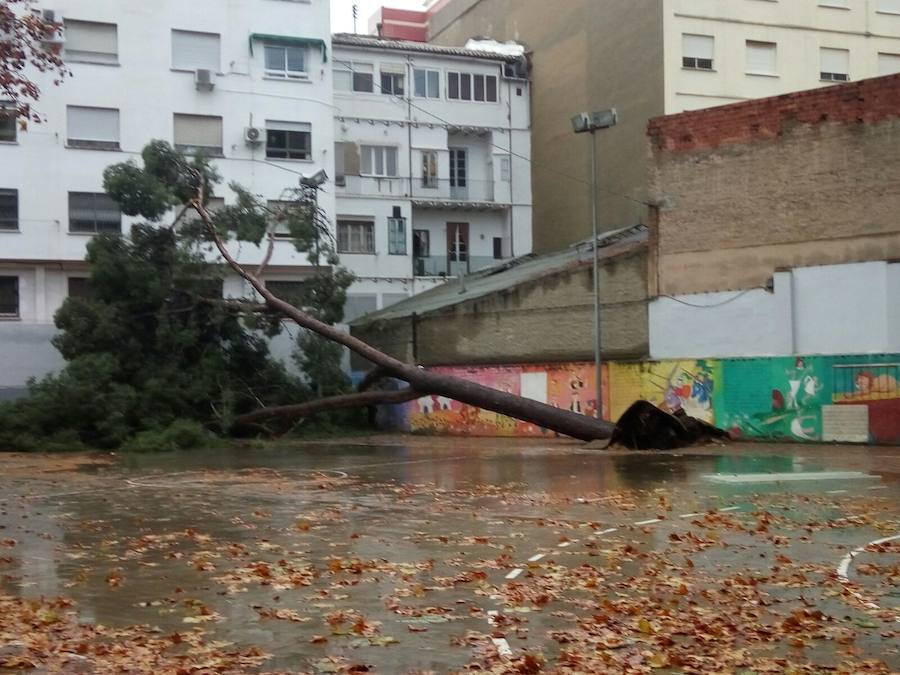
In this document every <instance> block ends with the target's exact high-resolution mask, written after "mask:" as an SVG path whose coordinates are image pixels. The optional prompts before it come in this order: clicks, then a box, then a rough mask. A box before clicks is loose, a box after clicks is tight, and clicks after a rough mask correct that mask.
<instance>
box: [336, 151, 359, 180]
mask: <svg viewBox="0 0 900 675" xmlns="http://www.w3.org/2000/svg"><path fill="white" fill-rule="evenodd" d="M341 145H343V146H344V172H345V175H347V176H358V175H359V166H360V162H359V146H358V145H357V144H356V143H341Z"/></svg>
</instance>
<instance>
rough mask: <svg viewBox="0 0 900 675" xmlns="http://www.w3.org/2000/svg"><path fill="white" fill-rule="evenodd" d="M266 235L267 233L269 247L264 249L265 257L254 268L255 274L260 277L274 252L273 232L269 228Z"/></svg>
mask: <svg viewBox="0 0 900 675" xmlns="http://www.w3.org/2000/svg"><path fill="white" fill-rule="evenodd" d="M266 235H268V239H269V247H268V249H267V250H266V255H265V257H263V260H262V262H261V263H260V264H259V267H257V268H256V276H257V277H259V278H260V279H262V277H263V275H264V274H265V273H266V268H267V267H268V266H269V263H270V262H271V261H272V254H273V253H274V252H275V233H274V232H273V231H272V229H271V228H269V229H268V230H266Z"/></svg>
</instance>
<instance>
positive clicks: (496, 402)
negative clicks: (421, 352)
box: [192, 195, 615, 441]
mask: <svg viewBox="0 0 900 675" xmlns="http://www.w3.org/2000/svg"><path fill="white" fill-rule="evenodd" d="M192 205H193V207H194V209H195V210H196V211H197V214H198V215H199V216H200V218H201V219H202V220H203V223H204V225H205V226H206V230H207V232H208V233H209V234H210V236H211V237H212V239H213V241H214V242H215V244H216V247H217V248H218V250H219V253H220V254H221V255H222V257H223V258H224V259H225V261H226V262H227V263H228V265H229V266H230V267H231V268H232V269H233V270H234V271H235V272H236V273H237V274H239V275H240V276H241V277H243V278H244V279H245V280H246V281H247V282H248V283H249V284H250V285H251V286H253V288H254V289H255V290H256V292H257V293H259V295H260V296H262V298H263V300H265V303H266V305H268V306H269V307H270V308H271V309H273V310H275V311H276V312H278V313H280V314H282V315H284V316H286V317H288V318H289V319H291V320H292V321H294V322H295V323H296V324H297V325H298V326H300V327H302V328H306V329H308V330H311V331H313V332H314V333H318V334H319V335H321V336H322V337H324V338H327V339H328V340H331V341H333V342H337V343H338V344H340V345H343V346H344V347H347V348H348V349H350V350H352V351H354V352H356V353H357V354H359V355H360V356H362V357H363V358H365V359H367V360H368V361H371V362H372V363H373V364H375V366H376V367H377V368H380V369H381V371H382V372H383V374H384V375H388V376H390V377H395V378H397V379H398V380H403V381H404V382H407V383H408V384H409V385H410V388H411V389H412V390H415V391H416V392H418V393H419V395H422V396H424V395H428V394H434V395H437V396H444V397H446V398H451V399H454V400H456V401H459V402H460V403H465V404H467V405H470V406H475V407H477V408H483V409H484V410H490V411H492V412H495V413H500V414H501V415H506V416H507V417H513V418H515V419H518V420H522V421H524V422H530V423H531V424H534V425H536V426H539V427H542V428H544V429H549V430H550V431H555V432H557V433H560V434H564V435H566V436H571V437H573V438H578V439H581V440H583V441H593V440H598V439H606V438H610V437H611V436H612V434H613V431H614V430H615V425H614V424H610V423H609V422H604V421H602V420H597V419H593V418H590V417H586V416H584V415H580V414H578V413H575V412H572V411H570V410H562V409H560V408H554V407H553V406H550V405H547V404H546V403H540V402H538V401H533V400H531V399H527V398H523V397H521V396H516V395H515V394H508V393H506V392H502V391H498V390H496V389H491V388H490V387H485V386H483V385H480V384H477V383H475V382H469V381H467V380H462V379H459V378H457V377H452V376H450V375H441V374H439V373H434V372H431V371H427V370H424V369H423V368H420V367H418V366H415V365H410V364H408V363H403V362H402V361H399V360H398V359H395V358H394V357H392V356H389V355H388V354H385V353H384V352H381V351H379V350H377V349H375V348H374V347H372V346H371V345H369V344H367V343H365V342H363V341H362V340H360V339H358V338H355V337H353V336H352V335H349V334H347V333H344V332H342V331H340V330H338V329H337V328H335V327H334V326H331V325H328V324H326V323H323V322H322V321H319V320H318V319H316V318H315V317H313V316H310V315H309V314H307V313H306V312H303V311H302V310H300V309H298V308H297V307H294V306H293V305H291V304H290V303H287V302H285V301H284V300H282V299H281V298H279V297H277V296H275V295H273V294H272V293H271V292H270V291H269V290H268V289H267V288H266V287H265V285H264V284H263V282H262V280H261V279H260V278H259V277H257V276H256V275H254V274H252V273H250V272H248V271H247V270H246V269H244V267H243V266H242V265H241V264H240V263H239V262H237V261H236V260H235V259H234V257H233V256H232V255H231V253H230V252H229V251H228V249H227V247H226V246H225V243H224V242H223V241H222V238H221V237H220V236H219V234H218V233H217V232H216V230H215V227H214V226H213V222H212V219H211V217H210V215H209V213H208V211H207V210H206V208H205V207H204V206H203V199H202V195H201V196H200V197H199V198H197V199H195V200H194V201H193V202H192ZM599 407H600V405H599V402H598V408H599Z"/></svg>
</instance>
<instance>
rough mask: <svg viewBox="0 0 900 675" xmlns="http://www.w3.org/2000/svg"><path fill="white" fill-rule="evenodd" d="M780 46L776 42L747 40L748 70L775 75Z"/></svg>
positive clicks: (749, 71)
mask: <svg viewBox="0 0 900 675" xmlns="http://www.w3.org/2000/svg"><path fill="white" fill-rule="evenodd" d="M777 53H778V48H777V47H776V45H775V43H774V42H753V41H750V40H748V41H747V72H748V73H766V74H771V75H774V74H775V73H776V72H777V70H776V68H777V64H776V61H777Z"/></svg>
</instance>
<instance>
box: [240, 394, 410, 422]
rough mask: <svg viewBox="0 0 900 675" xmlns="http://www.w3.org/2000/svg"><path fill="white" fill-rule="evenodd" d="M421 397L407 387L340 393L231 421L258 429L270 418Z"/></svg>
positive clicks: (284, 417) (307, 414)
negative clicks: (397, 389) (359, 392)
mask: <svg viewBox="0 0 900 675" xmlns="http://www.w3.org/2000/svg"><path fill="white" fill-rule="evenodd" d="M421 396H422V393H421V392H418V391H414V390H413V389H411V388H407V389H401V390H399V391H367V392H363V393H361V394H344V395H341V396H330V397H328V398H320V399H317V400H315V401H309V402H308V403H297V404H295V405H282V406H275V407H272V408H261V409H259V410H254V411H253V412H251V413H247V414H246V415H239V416H238V417H236V418H235V420H234V425H235V427H238V428H240V427H251V426H258V425H259V424H261V423H262V422H264V421H266V420H271V419H279V420H295V419H298V418H301V417H309V416H310V415H315V414H318V413H322V412H329V411H331V410H346V409H348V408H362V407H366V406H373V405H398V404H401V403H408V402H409V401H414V400H415V399H417V398H420V397H421Z"/></svg>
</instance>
